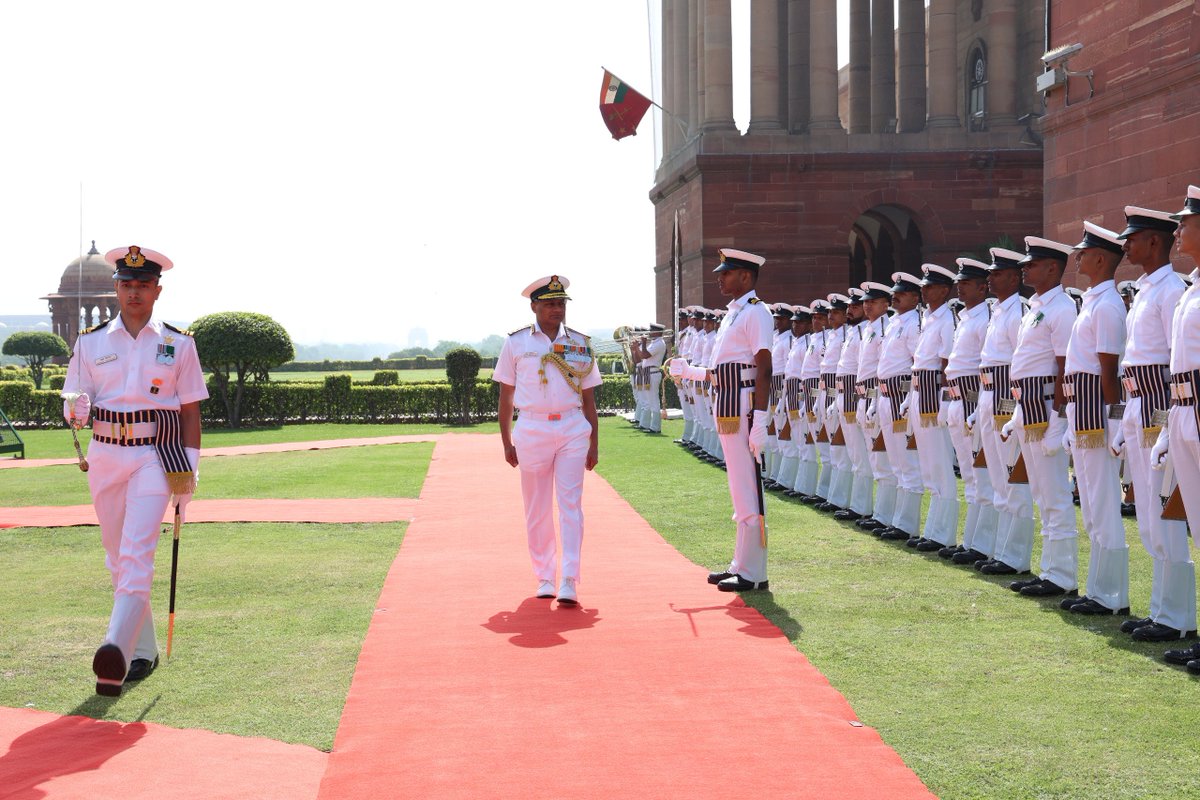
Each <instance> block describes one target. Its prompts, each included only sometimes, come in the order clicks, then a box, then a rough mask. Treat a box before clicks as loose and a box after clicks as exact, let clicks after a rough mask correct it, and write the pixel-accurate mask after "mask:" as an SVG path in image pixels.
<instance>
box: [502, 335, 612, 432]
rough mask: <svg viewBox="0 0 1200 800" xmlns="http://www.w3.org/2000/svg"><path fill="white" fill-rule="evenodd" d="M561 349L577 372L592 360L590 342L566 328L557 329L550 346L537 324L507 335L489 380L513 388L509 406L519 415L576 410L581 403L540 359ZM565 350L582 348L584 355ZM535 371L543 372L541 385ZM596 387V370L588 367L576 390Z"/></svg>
mask: <svg viewBox="0 0 1200 800" xmlns="http://www.w3.org/2000/svg"><path fill="white" fill-rule="evenodd" d="M556 345H557V346H560V347H562V348H564V353H563V354H562V355H563V356H564V357H565V358H566V360H567V363H568V364H570V365H571V366H574V367H577V368H581V367H582V366H583V364H584V363H586V359H587V358H591V357H592V353H591V342H589V341H588V338H587V337H586V336H584V335H583V334H582V333H579V332H578V331H573V330H571V329H570V328H568V327H567V326H566V325H559V326H558V338H556V339H555V340H554V341H553V342H552V341H550V337H549V336H547V335H546V334H544V333H542V330H541V328H539V327H538V325H537V323H536V322H535V323H533V324H532V325H530V326H529V327H527V328H522V329H521V330H519V331H517V332H515V333H513V334H510V335H509V337H508V338H507V339H505V340H504V347H502V348H501V349H500V356H499V357H498V358H497V359H496V369H495V370H493V371H492V380H494V381H496V382H497V383H503V384H506V385H508V386H512V387H513V388H514V392H513V405H515V406H516V407H517V408H518V409H520V410H522V411H533V412H536V413H538V414H557V413H559V412H561V411H566V410H568V409H572V408H580V407H582V405H583V401H582V400H581V399H580V397H579V395H578V394H576V393H575V390H574V389H572V388H571V386H570V385H569V384H568V383H567V379H566V378H565V377H563V374H562V373H561V372H559V371H558V367H556V366H555V365H554V364H552V363H550V362H546V364H545V366H544V367H543V365H542V356H544V355H546V354H547V353H550V352H552V351H553V350H554V348H555V346H556ZM567 348H586V351H587V352H586V354H585V353H582V352H578V351H571V350H569V349H567ZM539 371H544V373H545V376H546V382H545V383H542V376H541V375H540V374H539ZM599 385H600V370H599V369H597V368H596V365H595V363H593V364H592V370H591V372H589V373H588V374H587V376H586V377H584V378H583V380H582V381H580V388H582V389H591V388H594V387H596V386H599Z"/></svg>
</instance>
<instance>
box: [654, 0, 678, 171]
mask: <svg viewBox="0 0 1200 800" xmlns="http://www.w3.org/2000/svg"><path fill="white" fill-rule="evenodd" d="M659 55H661V56H662V71H661V73H660V74H661V84H662V91H661V92H660V93H659V102H660V103H662V104H663V105H664V106H666V107H667V109H668V110H672V109H671V106H672V103H671V98H672V96H673V95H674V93H675V4H674V3H672V2H671V0H662V52H661V53H660V54H659ZM651 91H653V87H651ZM651 97H653V95H651ZM676 130H677V129H676V127H675V125H674V124H672V123H671V118H670V117H668V116H667V115H666V114H663V115H662V144H663V152H662V158H663V161H666V160H667V156H669V155H670V154H671V153H673V152H674V151H675V148H676V147H678V144H679V143H678V141H677V139H678V138H679V137H678V136H677V135H676Z"/></svg>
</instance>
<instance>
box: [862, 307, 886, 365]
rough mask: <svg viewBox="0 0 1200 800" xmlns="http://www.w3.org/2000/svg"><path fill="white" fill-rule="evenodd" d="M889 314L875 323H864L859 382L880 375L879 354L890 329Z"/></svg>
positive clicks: (882, 316)
mask: <svg viewBox="0 0 1200 800" xmlns="http://www.w3.org/2000/svg"><path fill="white" fill-rule="evenodd" d="M887 320H888V316H887V314H883V315H881V316H880V317H879V319H877V320H875V321H874V322H866V323H863V324H864V325H865V326H866V327H864V328H863V340H862V345H861V346H860V347H859V348H858V380H859V382H862V381H863V380H865V379H867V378H874V377H875V376H876V375H878V373H879V353H880V349H881V348H882V347H883V335H884V333H885V332H886V331H887V328H888V327H890V325H889V322H888V321H887Z"/></svg>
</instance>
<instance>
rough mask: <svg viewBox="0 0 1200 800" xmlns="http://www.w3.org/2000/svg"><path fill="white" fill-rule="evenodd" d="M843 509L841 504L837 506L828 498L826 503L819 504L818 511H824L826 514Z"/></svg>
mask: <svg viewBox="0 0 1200 800" xmlns="http://www.w3.org/2000/svg"><path fill="white" fill-rule="evenodd" d="M841 510H842V507H841V506H835V505H834V504H833V503H831V502H829V501H828V500H826V501H825V502H824V503H819V504H818V505H817V511H824V512H825V513H826V514H828V513H829V512H831V511H832V512H834V513H836V512H838V511H841Z"/></svg>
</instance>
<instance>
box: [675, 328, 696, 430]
mask: <svg viewBox="0 0 1200 800" xmlns="http://www.w3.org/2000/svg"><path fill="white" fill-rule="evenodd" d="M691 350H692V329H691V327H687V328H685V327H683V326H680V330H679V333H678V335H677V336H676V337H675V354H676V355H677V356H678V357H679V358H682V359H684V360H687V359H688V357H689V356H690V355H691ZM676 394H677V395H678V396H679V410H680V411H681V412H683V434H682V435H681V436H680V437H679V438H681V439H682V440H683V441H685V442H690V441H691V440H692V426H693V425H695V422H694V420H693V419H692V400H691V392H690V390H689V388H688V382H687V381H684V380H681V381H679V389H678V391H677V392H676Z"/></svg>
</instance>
